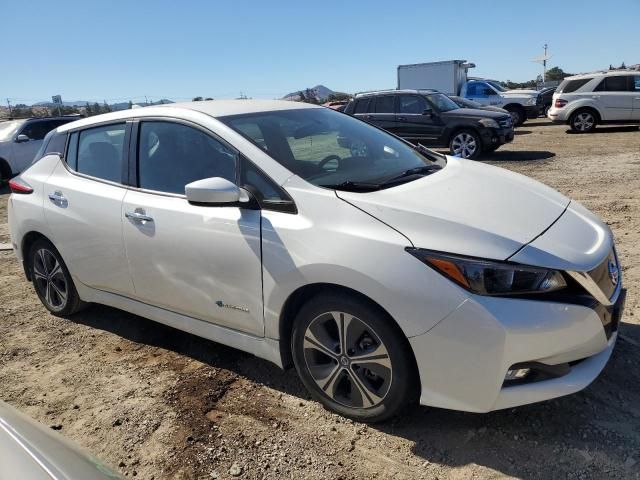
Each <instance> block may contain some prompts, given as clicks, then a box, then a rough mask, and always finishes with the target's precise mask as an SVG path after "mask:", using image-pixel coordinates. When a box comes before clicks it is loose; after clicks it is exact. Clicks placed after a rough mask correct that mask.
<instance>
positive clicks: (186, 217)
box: [9, 100, 625, 422]
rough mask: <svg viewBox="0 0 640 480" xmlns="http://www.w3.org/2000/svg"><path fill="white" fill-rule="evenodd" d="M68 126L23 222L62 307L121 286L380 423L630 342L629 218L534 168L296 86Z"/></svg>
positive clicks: (19, 226)
mask: <svg viewBox="0 0 640 480" xmlns="http://www.w3.org/2000/svg"><path fill="white" fill-rule="evenodd" d="M49 144H51V145H54V147H50V146H49ZM49 144H46V145H44V148H43V150H42V158H40V159H39V160H38V161H37V162H36V163H35V164H34V165H33V166H31V167H30V168H29V169H28V170H27V171H25V172H24V173H23V174H22V175H20V176H19V177H17V178H15V179H13V180H12V181H11V183H10V185H11V189H12V191H13V194H12V195H11V197H10V200H9V227H10V231H11V237H12V242H13V247H14V249H15V251H16V254H17V256H18V258H19V259H20V260H21V261H22V262H23V264H24V269H25V273H26V275H27V278H29V279H31V280H32V281H33V285H34V288H35V291H36V293H37V294H38V296H39V297H40V299H41V300H42V302H43V303H44V305H45V306H46V308H48V309H49V310H50V311H51V312H53V313H54V314H57V315H63V316H66V315H71V314H73V313H74V312H76V311H78V310H79V309H80V308H82V307H83V306H84V305H85V304H86V303H90V302H95V303H102V304H106V305H111V306H113V307H117V308H121V309H123V310H126V311H129V312H132V313H135V314H137V315H141V316H144V317H147V318H150V319H153V320H155V321H157V322H161V323H164V324H167V325H171V326H173V327H175V328H178V329H181V330H185V331H187V332H191V333H193V334H195V335H199V336H202V337H205V338H209V339H212V340H215V341H217V342H220V343H224V344H227V345H230V346H233V347H235V348H239V349H241V350H245V351H247V352H251V353H253V354H255V355H257V356H259V357H262V358H264V359H267V360H269V361H271V362H273V363H275V364H277V365H279V366H281V367H287V366H289V365H291V364H293V365H295V367H296V369H297V371H298V373H299V375H300V378H301V379H302V382H303V383H304V385H305V386H306V387H307V388H308V389H309V391H310V392H311V394H312V395H313V396H314V397H315V398H316V399H317V400H318V401H320V402H322V403H323V404H324V405H325V406H327V407H328V408H330V409H332V410H334V411H336V412H339V413H340V414H342V415H345V416H348V417H351V418H354V419H358V420H362V421H372V422H373V421H381V420H384V419H386V418H388V417H389V416H391V415H394V414H396V413H398V412H400V411H402V408H403V406H404V405H405V404H406V403H407V402H411V401H417V400H419V401H420V403H422V404H423V405H430V406H436V407H444V408H450V409H458V410H465V411H472V412H488V411H491V410H496V409H502V408H508V407H513V406H516V405H523V404H527V403H532V402H537V401H541V400H546V399H550V398H553V397H558V396H561V395H566V394H570V393H573V392H576V391H578V390H580V389H582V388H584V387H586V386H587V385H588V384H589V383H590V382H591V381H593V380H594V379H595V378H596V377H597V376H598V374H599V373H600V371H601V370H602V369H603V367H604V365H605V364H606V363H607V360H608V359H609V356H610V354H611V351H612V350H613V348H614V344H615V342H616V337H617V333H616V332H617V326H618V322H619V320H620V316H621V312H622V308H623V303H624V297H625V291H624V289H622V282H621V277H620V266H619V263H618V259H617V256H616V253H615V248H614V241H613V237H612V234H611V231H610V230H609V228H608V227H607V226H606V225H605V224H604V223H603V222H602V221H600V220H599V219H598V218H597V217H596V216H594V215H593V214H592V213H590V212H589V211H587V210H586V209H585V208H584V207H582V206H581V205H580V204H578V203H575V202H572V201H571V200H569V199H567V198H565V197H564V196H562V195H561V194H559V193H558V192H556V191H554V190H552V189H550V188H548V187H546V186H544V185H542V184H540V183H537V182H535V181H533V180H530V179H528V178H526V177H523V176H520V175H517V174H514V173H510V172H508V171H506V170H503V169H500V168H496V167H491V166H487V165H483V164H479V163H475V162H470V161H465V160H462V159H458V158H453V157H445V156H442V155H438V154H436V153H434V152H431V151H429V150H427V149H424V148H422V147H419V146H418V147H414V146H412V145H410V144H408V143H405V142H404V141H402V140H400V139H398V138H397V137H395V136H393V135H390V134H388V133H386V132H384V131H382V130H379V129H377V128H375V127H373V126H371V125H368V124H366V123H364V122H361V121H359V120H357V119H354V118H352V117H350V116H347V115H344V114H341V113H338V112H335V111H332V110H330V109H326V108H321V107H315V106H311V105H307V104H303V103H292V102H276V101H249V100H241V101H212V102H193V103H185V104H173V105H171V106H157V107H149V108H141V109H135V110H127V111H123V112H117V113H110V114H106V115H100V116H96V117H91V118H88V119H84V120H80V121H78V122H74V123H73V124H69V125H64V126H61V127H58V128H57V130H56V132H55V134H53V135H52V136H51V137H50V138H49ZM61 144H63V145H64V149H63V150H64V151H63V152H60V153H62V155H60V154H59V153H58V152H59V150H60V148H59V147H58V145H61Z"/></svg>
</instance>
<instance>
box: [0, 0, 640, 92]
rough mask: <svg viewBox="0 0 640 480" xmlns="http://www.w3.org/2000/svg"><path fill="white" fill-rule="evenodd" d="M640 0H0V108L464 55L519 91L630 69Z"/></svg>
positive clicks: (294, 85) (370, 74) (352, 72)
mask: <svg viewBox="0 0 640 480" xmlns="http://www.w3.org/2000/svg"><path fill="white" fill-rule="evenodd" d="M639 24H640V0H608V1H602V0H582V1H579V0H576V1H569V0H555V1H547V0H537V1H527V2H524V1H521V0H509V1H503V0H482V1H480V0H457V1H455V2H454V1H451V0H447V1H430V0H418V1H414V0H404V1H402V2H397V1H389V0H387V1H378V0H370V1H366V2H365V1H362V2H360V1H349V0H340V1H334V0H326V1H321V0H315V1H306V2H293V1H288V0H280V1H278V0H271V1H269V0H262V1H258V0H235V1H226V0H220V1H214V0H211V1H205V0H202V1H195V0H173V1H165V0H136V1H125V0H111V1H105V0H94V1H87V0H82V1H75V0H58V1H50V0H48V1H41V0H28V1H24V2H20V1H15V0H0V32H2V35H0V38H2V42H3V43H4V48H3V49H2V51H3V59H2V61H0V103H2V104H6V99H7V98H9V99H10V100H11V102H12V104H16V103H27V104H30V103H35V102H38V101H42V100H49V99H50V97H51V95H56V94H60V95H62V98H63V100H66V101H69V100H91V101H100V102H102V101H103V100H106V101H107V102H109V103H114V102H118V101H127V100H133V101H134V102H136V101H143V100H144V98H145V96H146V97H147V98H148V99H149V100H158V99H160V98H169V99H172V100H187V99H189V100H190V99H191V98H193V97H194V96H203V97H213V98H234V97H237V96H239V95H240V93H243V94H245V95H247V96H249V97H253V98H279V97H281V96H283V95H285V94H287V93H290V92H293V91H297V90H300V89H302V88H305V87H312V86H315V85H317V84H323V85H325V86H327V87H329V88H331V89H332V90H336V91H346V92H356V91H362V90H370V89H377V88H395V87H396V83H397V76H396V75H397V74H396V67H397V66H398V65H399V64H407V63H420V62H429V61H438V60H449V59H462V60H468V61H471V62H473V63H475V64H476V68H475V69H474V70H472V73H473V75H474V76H480V77H490V78H494V79H498V80H512V81H526V80H530V79H534V78H535V77H536V76H537V75H538V74H540V73H541V69H542V67H541V66H540V65H538V64H536V63H534V62H532V59H533V58H534V57H536V56H538V55H541V54H542V47H543V45H544V44H545V43H547V44H548V45H549V52H550V54H551V55H552V58H551V59H550V61H549V66H556V65H557V66H560V67H561V68H562V69H564V70H565V71H568V72H573V73H577V72H585V71H592V70H597V69H603V68H607V67H608V66H609V64H614V65H619V64H620V63H621V62H623V61H624V62H626V63H627V64H633V63H640V35H638V25H639Z"/></svg>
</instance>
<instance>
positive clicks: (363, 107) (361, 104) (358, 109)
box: [353, 98, 369, 113]
mask: <svg viewBox="0 0 640 480" xmlns="http://www.w3.org/2000/svg"><path fill="white" fill-rule="evenodd" d="M368 106H369V99H368V98H362V99H360V100H356V106H355V109H354V112H353V113H367V112H368V110H367V107H368Z"/></svg>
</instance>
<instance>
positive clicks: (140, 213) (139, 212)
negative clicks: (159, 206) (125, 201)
mask: <svg viewBox="0 0 640 480" xmlns="http://www.w3.org/2000/svg"><path fill="white" fill-rule="evenodd" d="M124 216H125V217H127V218H128V219H129V220H133V221H134V222H140V223H142V224H145V223H147V222H153V217H150V216H149V215H147V214H146V213H145V211H144V210H143V209H142V208H136V209H135V210H134V211H133V212H125V213H124Z"/></svg>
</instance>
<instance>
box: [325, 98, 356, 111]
mask: <svg viewBox="0 0 640 480" xmlns="http://www.w3.org/2000/svg"><path fill="white" fill-rule="evenodd" d="M347 103H349V100H335V101H332V102H325V103H323V104H322V106H323V107H327V108H330V109H332V110H337V111H338V112H342V111H344V108H345V107H346V106H347Z"/></svg>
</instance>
